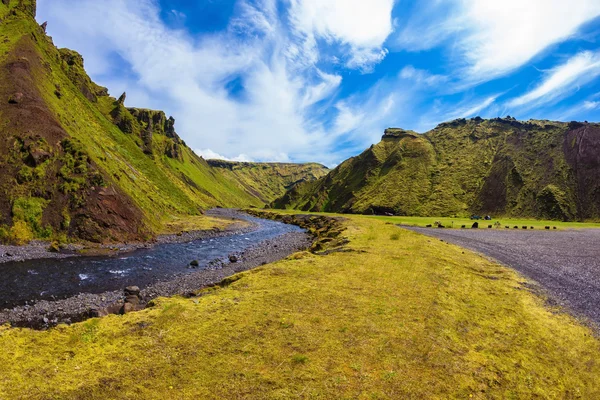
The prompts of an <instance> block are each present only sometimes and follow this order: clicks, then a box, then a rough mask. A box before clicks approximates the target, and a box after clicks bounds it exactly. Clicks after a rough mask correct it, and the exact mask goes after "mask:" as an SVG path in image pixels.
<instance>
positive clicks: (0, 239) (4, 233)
mask: <svg viewBox="0 0 600 400" xmlns="http://www.w3.org/2000/svg"><path fill="white" fill-rule="evenodd" d="M8 241H10V230H9V229H8V228H7V227H5V226H0V243H8Z"/></svg>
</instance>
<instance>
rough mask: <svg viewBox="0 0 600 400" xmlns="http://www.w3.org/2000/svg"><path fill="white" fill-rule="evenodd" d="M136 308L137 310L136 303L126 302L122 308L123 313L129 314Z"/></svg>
mask: <svg viewBox="0 0 600 400" xmlns="http://www.w3.org/2000/svg"><path fill="white" fill-rule="evenodd" d="M135 310H136V307H135V305H133V304H131V303H125V304H123V307H122V308H121V314H128V313H130V312H133V311H135Z"/></svg>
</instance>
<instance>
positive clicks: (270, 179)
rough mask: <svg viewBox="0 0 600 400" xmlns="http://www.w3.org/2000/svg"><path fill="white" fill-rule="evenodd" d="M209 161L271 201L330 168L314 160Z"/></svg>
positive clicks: (262, 199)
mask: <svg viewBox="0 0 600 400" xmlns="http://www.w3.org/2000/svg"><path fill="white" fill-rule="evenodd" d="M207 162H208V165H210V166H211V167H213V168H218V169H220V170H221V174H222V175H223V176H225V177H228V178H231V179H232V180H235V181H238V182H240V183H241V184H242V185H243V187H244V190H245V191H247V192H248V193H252V194H254V195H255V196H256V197H258V198H259V199H260V200H261V201H263V202H265V203H267V204H268V203H270V202H272V201H273V200H275V199H277V198H278V197H281V196H283V195H284V194H285V193H286V191H288V190H290V189H292V188H294V187H295V186H296V185H298V184H301V183H304V182H312V181H315V180H317V179H319V178H321V177H323V176H325V175H327V173H328V172H329V169H328V168H327V167H325V166H324V165H321V164H317V163H307V164H289V163H252V162H232V161H223V160H207Z"/></svg>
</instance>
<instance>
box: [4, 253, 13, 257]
mask: <svg viewBox="0 0 600 400" xmlns="http://www.w3.org/2000/svg"><path fill="white" fill-rule="evenodd" d="M5 256H6V257H12V256H13V255H12V253H6V254H5Z"/></svg>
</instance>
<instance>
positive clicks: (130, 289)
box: [125, 286, 140, 296]
mask: <svg viewBox="0 0 600 400" xmlns="http://www.w3.org/2000/svg"><path fill="white" fill-rule="evenodd" d="M139 295H140V288H139V287H137V286H127V287H126V288H125V296H139Z"/></svg>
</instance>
